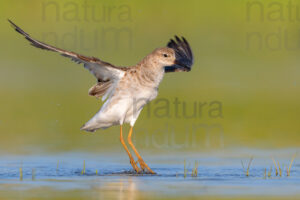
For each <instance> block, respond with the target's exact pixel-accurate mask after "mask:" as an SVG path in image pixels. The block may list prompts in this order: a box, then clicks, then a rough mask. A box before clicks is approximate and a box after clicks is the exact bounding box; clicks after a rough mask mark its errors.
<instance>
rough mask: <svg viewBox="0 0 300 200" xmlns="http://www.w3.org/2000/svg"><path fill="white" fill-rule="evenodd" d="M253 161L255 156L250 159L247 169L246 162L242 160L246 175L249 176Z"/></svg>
mask: <svg viewBox="0 0 300 200" xmlns="http://www.w3.org/2000/svg"><path fill="white" fill-rule="evenodd" d="M252 161H253V156H251V158H250V160H249V163H248V167H247V169H245V166H244V163H243V161H242V160H241V163H242V166H243V170H244V172H245V174H246V176H249V172H250V166H251V163H252Z"/></svg>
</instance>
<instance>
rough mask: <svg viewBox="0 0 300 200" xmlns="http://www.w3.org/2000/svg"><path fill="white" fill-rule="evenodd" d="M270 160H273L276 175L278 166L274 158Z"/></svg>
mask: <svg viewBox="0 0 300 200" xmlns="http://www.w3.org/2000/svg"><path fill="white" fill-rule="evenodd" d="M272 160H273V163H274V166H275V175H276V176H278V167H277V164H276V162H275V160H274V158H272ZM278 164H279V163H278Z"/></svg>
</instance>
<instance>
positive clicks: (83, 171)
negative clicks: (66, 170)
mask: <svg viewBox="0 0 300 200" xmlns="http://www.w3.org/2000/svg"><path fill="white" fill-rule="evenodd" d="M83 174H85V160H83V169H82V171H81V175H83Z"/></svg>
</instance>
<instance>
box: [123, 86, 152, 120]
mask: <svg viewBox="0 0 300 200" xmlns="http://www.w3.org/2000/svg"><path fill="white" fill-rule="evenodd" d="M156 96H157V90H152V91H146V90H144V91H140V92H139V93H138V95H136V96H135V97H133V98H132V104H131V105H130V106H129V108H128V110H127V113H126V116H125V119H124V121H125V123H130V124H132V123H134V122H135V121H136V119H137V118H138V116H139V114H140V112H141V111H142V109H143V107H144V106H145V105H146V104H147V103H149V102H150V101H152V100H153V99H155V98H156Z"/></svg>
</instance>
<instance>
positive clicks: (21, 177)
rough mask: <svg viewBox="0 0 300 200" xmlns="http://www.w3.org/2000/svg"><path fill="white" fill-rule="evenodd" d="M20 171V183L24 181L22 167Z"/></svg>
mask: <svg viewBox="0 0 300 200" xmlns="http://www.w3.org/2000/svg"><path fill="white" fill-rule="evenodd" d="M19 171H20V181H23V168H22V166H21V167H20V169H19Z"/></svg>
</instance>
